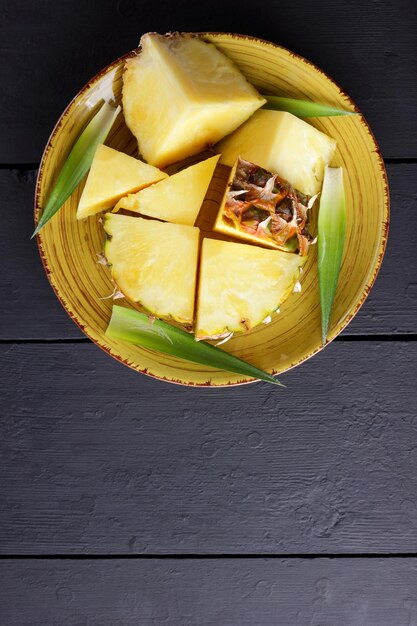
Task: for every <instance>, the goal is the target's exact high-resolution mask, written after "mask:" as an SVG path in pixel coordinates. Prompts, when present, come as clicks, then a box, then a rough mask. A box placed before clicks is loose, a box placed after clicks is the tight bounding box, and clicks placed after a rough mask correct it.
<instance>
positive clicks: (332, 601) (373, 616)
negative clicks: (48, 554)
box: [0, 559, 417, 626]
mask: <svg viewBox="0 0 417 626" xmlns="http://www.w3.org/2000/svg"><path fill="white" fill-rule="evenodd" d="M3 565H4V569H3V572H2V575H0V623H1V624H2V626H3V624H4V625H7V626H166V625H167V624H168V625H169V626H414V624H416V623H417V603H416V601H415V590H416V587H417V570H416V564H415V561H414V560H413V559H385V560H384V559H376V560H363V559H343V560H335V559H313V560H304V559H253V560H235V561H231V560H225V559H216V560H213V559H210V560H208V559H198V560H192V561H189V560H176V559H167V560H163V561H161V560H159V561H158V560H154V559H150V560H146V561H144V560H139V561H121V560H118V559H116V560H103V561H93V562H88V561H79V562H74V561H62V560H57V561H48V560H46V561H38V560H35V561H18V562H13V561H6V562H5V563H4V564H3ZM16 598H19V599H23V598H24V602H22V601H20V602H18V603H15V599H16Z"/></svg>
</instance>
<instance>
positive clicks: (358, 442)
mask: <svg viewBox="0 0 417 626" xmlns="http://www.w3.org/2000/svg"><path fill="white" fill-rule="evenodd" d="M0 355H1V361H2V364H3V372H4V373H3V376H4V385H5V389H6V393H5V395H4V399H3V408H4V409H5V412H4V419H3V421H2V426H1V431H2V433H3V435H2V442H1V448H0V456H1V458H2V459H3V469H2V472H1V475H0V492H1V493H2V494H3V496H4V498H5V505H6V506H4V507H3V511H2V512H0V518H1V523H0V527H1V529H2V530H1V536H0V552H1V553H3V554H4V553H7V554H10V553H13V554H14V553H16V554H17V553H23V554H27V553H34V554H58V553H84V552H87V553H95V554H107V553H116V554H124V553H126V554H130V553H133V554H140V553H145V554H146V553H150V554H156V553H158V554H168V553H169V554H171V553H175V554H179V553H196V554H198V553H230V554H248V553H263V554H270V553H275V554H280V553H283V554H284V553H286V554H289V553H312V554H314V553H325V552H327V553H363V552H367V553H386V552H395V551H399V552H407V551H414V550H416V548H417V498H416V493H417V475H416V472H415V467H416V463H417V415H416V407H415V405H414V406H412V405H411V404H410V403H409V402H407V399H411V398H413V397H415V384H416V383H415V381H416V378H417V360H416V356H417V344H416V343H414V342H412V343H409V342H400V341H396V342H394V343H392V342H377V341H365V342H364V341H360V342H356V341H355V342H334V343H333V344H332V345H330V346H329V347H328V348H327V349H326V350H324V351H323V352H322V353H321V354H319V355H318V356H316V357H315V358H314V359H312V360H311V361H310V362H307V363H305V364H303V365H302V366H300V367H298V368H296V369H295V370H293V371H291V372H288V373H287V374H286V375H284V376H282V377H281V379H282V381H283V382H284V383H285V384H286V385H288V387H287V389H282V390H281V389H279V390H278V391H277V389H276V388H275V387H272V386H271V385H268V384H267V383H256V384H254V385H247V386H244V387H242V388H234V389H219V390H212V389H206V390H190V389H187V388H184V387H180V386H175V385H169V384H167V383H163V382H160V381H157V380H154V379H151V378H147V377H144V376H138V375H137V374H136V373H135V372H134V371H132V370H129V369H128V368H126V367H124V366H123V365H121V364H120V363H117V362H116V361H114V360H113V359H109V357H108V356H107V355H106V354H105V353H104V352H102V351H101V350H99V349H98V348H97V347H95V346H93V345H91V344H85V345H84V344H81V345H75V346H74V345H48V346H45V345H18V346H13V345H12V346H2V347H1V351H0ZM193 391H194V393H193Z"/></svg>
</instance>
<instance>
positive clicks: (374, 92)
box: [0, 0, 417, 163]
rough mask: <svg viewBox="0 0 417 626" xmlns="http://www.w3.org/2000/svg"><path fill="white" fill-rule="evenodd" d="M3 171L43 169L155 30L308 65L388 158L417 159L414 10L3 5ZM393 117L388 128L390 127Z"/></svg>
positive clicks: (374, 3)
mask: <svg viewBox="0 0 417 626" xmlns="http://www.w3.org/2000/svg"><path fill="white" fill-rule="evenodd" d="M2 6H3V8H2V10H1V13H0V15H1V24H0V45H1V46H2V48H3V54H4V55H5V58H6V62H5V63H4V64H3V65H2V66H0V78H1V84H2V85H7V86H8V88H7V90H6V91H5V93H4V94H3V115H2V121H1V124H0V135H1V137H2V142H1V144H0V161H8V162H14V163H22V162H23V163H27V162H38V161H39V159H40V156H41V153H42V149H43V146H44V145H45V143H46V140H47V138H48V135H49V132H50V131H51V129H52V126H53V124H54V123H55V122H56V120H57V119H58V117H59V116H60V114H61V113H62V111H63V109H64V108H65V106H66V105H67V103H68V102H69V100H70V99H71V98H72V97H73V96H74V95H75V94H76V93H77V92H78V90H79V89H80V88H81V87H82V86H83V85H84V84H85V83H86V82H87V81H88V80H89V79H90V78H91V76H93V75H94V74H95V73H96V72H97V71H98V70H100V69H101V68H102V67H104V66H106V65H107V64H108V63H110V62H111V61H113V60H114V59H115V58H117V57H119V56H121V55H122V54H124V53H125V52H128V51H129V50H131V49H133V48H135V47H136V46H137V44H138V41H139V38H140V35H141V34H142V33H144V32H147V31H150V30H157V31H158V32H167V31H169V30H190V31H201V30H206V31H207V30H212V31H227V32H235V33H245V34H250V35H254V36H258V37H262V38H264V39H269V40H270V41H273V42H276V43H279V44H281V45H283V46H285V47H287V48H289V49H290V50H294V51H295V52H298V53H299V54H301V55H303V56H305V57H306V58H308V59H310V60H311V61H313V62H314V63H316V64H317V65H319V66H320V67H321V68H322V69H323V70H325V71H326V72H327V73H328V74H329V75H330V76H332V77H333V78H334V79H335V80H336V81H337V82H338V83H340V84H341V85H342V86H343V88H344V89H345V91H346V92H347V93H349V94H350V96H351V97H352V98H353V99H354V100H355V101H356V102H357V104H358V106H359V107H360V109H361V110H362V111H363V113H364V115H365V116H366V118H367V119H368V120H369V122H370V124H371V125H372V128H373V130H374V132H375V134H376V137H377V140H378V141H379V142H380V144H381V148H382V150H383V152H384V155H385V157H416V156H417V116H416V115H415V102H416V101H417V74H416V71H415V69H416V63H417V43H416V37H415V33H416V30H417V11H416V8H415V3H414V0H371V1H365V0H338V1H337V2H335V1H334V0H322V1H321V2H306V1H305V0H291V1H290V2H285V3H283V2H273V0H264V1H263V2H262V3H254V2H252V1H250V0H239V1H237V0H232V1H231V2H230V1H228V2H225V1H224V0H210V2H191V1H190V0H176V1H173V0H156V1H155V2H148V1H146V0H110V1H109V0H104V1H101V2H95V1H94V0H60V1H59V3H57V2H54V0H36V1H35V2H33V0H19V2H16V1H15V0H3V2H2ZM387 116H388V117H389V124H387Z"/></svg>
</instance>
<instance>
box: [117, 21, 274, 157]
mask: <svg viewBox="0 0 417 626" xmlns="http://www.w3.org/2000/svg"><path fill="white" fill-rule="evenodd" d="M140 45H141V49H140V52H139V54H137V55H135V56H134V57H132V58H130V59H128V60H127V61H126V66H125V72H124V75H123V112H124V116H125V120H126V124H127V126H128V128H129V129H130V130H131V131H132V133H133V135H135V137H136V138H137V140H138V143H139V150H140V152H141V154H143V156H144V158H145V159H146V160H147V161H148V163H152V164H153V165H157V166H158V167H164V166H165V165H168V164H169V163H174V162H176V161H180V160H181V159H184V158H185V157H187V156H191V155H193V154H197V153H198V152H200V151H201V150H202V149H203V148H205V147H206V146H207V145H210V144H213V143H216V142H217V141H219V140H220V139H221V138H222V137H224V136H225V135H227V134H228V133H231V132H232V131H233V130H235V128H237V127H238V126H239V125H240V124H242V122H244V121H245V120H247V119H248V117H250V116H251V115H252V113H253V112H254V111H256V109H258V108H259V107H261V106H262V105H263V104H265V99H264V98H262V96H260V95H259V94H258V92H257V91H256V89H255V88H254V87H253V86H252V85H251V84H250V83H249V82H248V81H247V80H246V78H245V77H244V76H243V75H242V74H241V73H240V71H239V70H238V68H237V67H236V66H235V65H234V63H233V62H232V61H231V60H230V59H228V58H227V57H226V56H225V55H224V54H222V52H220V50H218V49H217V48H216V47H215V46H214V45H213V44H209V43H206V42H205V41H204V40H203V39H202V38H200V37H197V36H191V35H183V34H179V33H175V34H169V35H165V36H162V35H158V34H157V33H147V34H146V35H143V37H142V38H141V40H140Z"/></svg>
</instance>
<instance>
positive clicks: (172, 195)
mask: <svg viewBox="0 0 417 626" xmlns="http://www.w3.org/2000/svg"><path fill="white" fill-rule="evenodd" d="M218 160H219V155H216V156H214V157H210V158H209V159H206V160H205V161H201V162H200V163H196V164H195V165H191V167H187V168H186V169H185V170H182V171H181V172H178V173H177V174H174V175H173V176H170V177H169V178H165V179H164V180H162V181H160V182H159V183H156V184H155V185H152V186H151V187H147V188H146V189H142V191H139V192H138V193H136V194H132V195H128V196H126V197H125V198H122V199H121V200H119V202H118V204H117V205H116V207H115V211H118V210H119V209H128V210H129V211H133V212H135V213H141V214H142V215H148V216H149V217H156V218H157V219H160V220H165V221H167V222H174V223H176V224H185V225H188V226H192V225H193V224H194V222H195V220H196V218H197V215H198V213H199V211H200V207H201V205H202V202H203V200H204V196H205V195H206V193H207V189H208V186H209V184H210V181H211V178H212V176H213V172H214V169H215V167H216V163H217V161H218Z"/></svg>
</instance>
